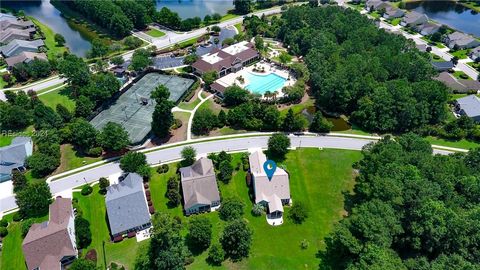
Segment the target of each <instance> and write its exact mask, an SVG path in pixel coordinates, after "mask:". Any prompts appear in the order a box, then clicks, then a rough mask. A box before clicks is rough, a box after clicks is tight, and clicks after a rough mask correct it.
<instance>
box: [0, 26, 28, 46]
mask: <svg viewBox="0 0 480 270" xmlns="http://www.w3.org/2000/svg"><path fill="white" fill-rule="evenodd" d="M32 32H35V28H29V29H15V28H8V29H7V30H5V31H0V43H3V44H5V43H9V42H10V41H12V40H15V39H23V40H27V39H30V33H32Z"/></svg>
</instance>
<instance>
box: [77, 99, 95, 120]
mask: <svg viewBox="0 0 480 270" xmlns="http://www.w3.org/2000/svg"><path fill="white" fill-rule="evenodd" d="M93 108H95V104H94V103H93V102H92V101H91V100H90V99H89V98H88V97H86V96H79V97H78V99H77V102H76V104H75V115H76V116H78V117H84V118H87V117H89V116H90V114H91V113H92V111H93Z"/></svg>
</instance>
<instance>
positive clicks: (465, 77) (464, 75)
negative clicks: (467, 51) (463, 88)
mask: <svg viewBox="0 0 480 270" xmlns="http://www.w3.org/2000/svg"><path fill="white" fill-rule="evenodd" d="M460 78H462V79H464V80H467V79H468V75H467V74H463V73H462V74H460Z"/></svg>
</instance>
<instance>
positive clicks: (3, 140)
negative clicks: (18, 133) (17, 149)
mask: <svg viewBox="0 0 480 270" xmlns="http://www.w3.org/2000/svg"><path fill="white" fill-rule="evenodd" d="M13 138H14V137H13V136H0V147H2V146H7V145H10V144H11V143H12V140H13Z"/></svg>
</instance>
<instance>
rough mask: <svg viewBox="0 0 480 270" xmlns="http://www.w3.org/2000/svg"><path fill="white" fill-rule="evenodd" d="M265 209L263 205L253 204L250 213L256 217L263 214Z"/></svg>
mask: <svg viewBox="0 0 480 270" xmlns="http://www.w3.org/2000/svg"><path fill="white" fill-rule="evenodd" d="M264 211H265V207H264V206H263V205H261V204H259V203H257V204H255V205H254V206H253V207H252V215H254V216H256V217H259V216H261V215H262V214H263V212H264Z"/></svg>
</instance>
